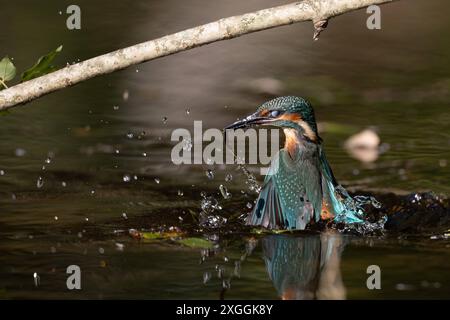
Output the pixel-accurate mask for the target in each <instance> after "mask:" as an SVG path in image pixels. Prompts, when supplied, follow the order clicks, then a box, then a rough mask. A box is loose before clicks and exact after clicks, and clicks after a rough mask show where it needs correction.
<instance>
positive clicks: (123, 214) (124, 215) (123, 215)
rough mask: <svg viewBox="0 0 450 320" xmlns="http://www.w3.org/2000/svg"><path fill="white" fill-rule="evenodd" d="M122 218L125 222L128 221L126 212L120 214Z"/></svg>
mask: <svg viewBox="0 0 450 320" xmlns="http://www.w3.org/2000/svg"><path fill="white" fill-rule="evenodd" d="M122 218H124V219H125V220H127V219H128V216H127V214H126V212H123V213H122Z"/></svg>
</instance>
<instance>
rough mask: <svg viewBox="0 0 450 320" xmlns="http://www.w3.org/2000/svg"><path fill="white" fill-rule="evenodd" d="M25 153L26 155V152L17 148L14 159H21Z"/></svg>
mask: <svg viewBox="0 0 450 320" xmlns="http://www.w3.org/2000/svg"><path fill="white" fill-rule="evenodd" d="M26 153H27V151H26V150H25V149H22V148H17V149H16V151H15V155H16V157H23V156H24V155H25V154H26Z"/></svg>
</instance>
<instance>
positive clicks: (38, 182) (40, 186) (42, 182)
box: [36, 177, 44, 189]
mask: <svg viewBox="0 0 450 320" xmlns="http://www.w3.org/2000/svg"><path fill="white" fill-rule="evenodd" d="M43 186H44V180H43V179H42V177H39V178H38V179H37V182H36V187H38V189H40V188H42V187H43Z"/></svg>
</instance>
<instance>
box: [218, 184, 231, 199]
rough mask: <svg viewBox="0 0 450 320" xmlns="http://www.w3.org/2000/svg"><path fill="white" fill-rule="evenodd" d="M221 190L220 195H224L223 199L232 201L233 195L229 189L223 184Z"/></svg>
mask: <svg viewBox="0 0 450 320" xmlns="http://www.w3.org/2000/svg"><path fill="white" fill-rule="evenodd" d="M219 190H220V193H221V194H222V197H223V198H224V199H230V198H231V193H229V192H228V190H227V188H226V187H225V186H224V185H223V184H221V185H220V186H219Z"/></svg>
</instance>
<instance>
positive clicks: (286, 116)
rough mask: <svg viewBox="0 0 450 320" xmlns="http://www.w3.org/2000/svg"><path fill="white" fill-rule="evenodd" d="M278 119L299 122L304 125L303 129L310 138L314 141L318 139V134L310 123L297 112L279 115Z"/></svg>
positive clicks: (301, 125)
mask: <svg viewBox="0 0 450 320" xmlns="http://www.w3.org/2000/svg"><path fill="white" fill-rule="evenodd" d="M277 120H287V121H292V122H295V123H297V124H298V125H299V126H300V127H302V129H303V131H305V135H306V137H307V138H308V139H309V140H311V141H314V142H316V141H317V135H316V134H315V133H314V131H313V130H312V129H311V127H310V126H309V124H307V123H306V122H305V121H303V119H302V118H301V117H300V116H299V115H298V114H295V113H287V114H283V115H281V116H280V117H278V119H277Z"/></svg>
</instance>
